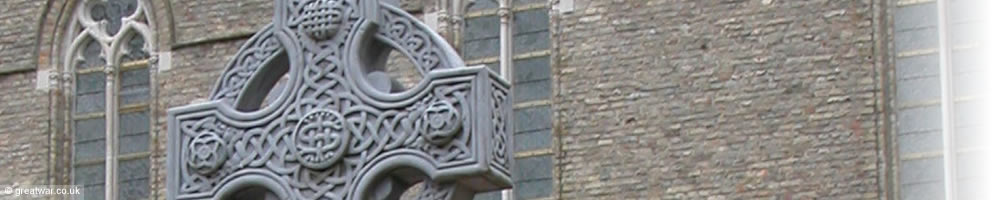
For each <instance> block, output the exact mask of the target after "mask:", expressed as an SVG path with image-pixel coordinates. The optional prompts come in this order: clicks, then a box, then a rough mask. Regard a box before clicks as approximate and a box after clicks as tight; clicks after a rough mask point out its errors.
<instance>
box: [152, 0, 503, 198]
mask: <svg viewBox="0 0 1000 200" xmlns="http://www.w3.org/2000/svg"><path fill="white" fill-rule="evenodd" d="M274 5H275V17H274V20H273V23H272V24H270V25H268V26H267V27H265V28H264V29H262V30H261V31H260V32H258V33H257V34H256V35H254V36H253V37H252V38H251V39H250V40H248V41H247V42H246V44H245V45H244V46H243V47H242V48H241V49H240V51H239V52H238V53H237V55H236V56H235V57H234V58H233V60H232V61H231V62H230V63H229V65H228V66H227V67H226V68H225V71H223V73H222V75H221V77H220V78H219V81H218V84H217V85H216V87H215V90H214V91H212V93H211V101H209V102H205V103H199V104H193V105H187V106H182V107H177V108H173V109H170V110H169V112H168V134H169V135H168V143H169V144H168V148H167V149H168V154H167V155H168V158H167V163H168V164H167V165H168V172H167V175H168V181H167V185H168V186H167V192H168V196H167V198H168V199H238V198H258V199H267V198H274V199H398V198H399V197H400V195H401V193H402V192H403V191H404V190H406V189H407V188H409V187H410V186H411V185H413V184H416V183H418V182H424V183H425V187H424V189H423V190H422V191H421V194H420V195H419V198H421V199H471V198H472V195H474V194H475V193H479V192H486V191H492V190H499V189H503V188H509V187H511V179H510V167H511V159H512V156H511V149H510V148H509V147H510V146H511V144H510V143H511V125H510V123H507V122H506V121H507V120H508V119H510V113H511V101H510V99H509V97H508V96H509V93H510V90H509V88H510V85H509V84H508V83H507V82H506V81H504V80H503V79H501V78H499V77H498V76H497V75H496V74H495V73H493V72H491V71H489V70H488V69H486V68H485V67H466V66H465V64H464V63H463V62H462V60H461V59H460V58H459V57H458V55H457V54H456V53H455V51H454V50H453V49H451V48H450V46H449V45H448V44H447V43H446V42H445V41H444V40H443V39H442V38H440V36H438V35H437V34H435V33H434V32H433V31H432V30H431V29H429V28H428V27H426V26H424V25H423V24H421V23H420V22H419V21H418V20H416V19H414V18H413V17H412V16H410V15H409V14H407V13H406V12H404V11H402V10H400V9H398V8H396V7H394V6H392V5H388V4H381V3H379V2H378V1H374V0H276V1H275V4H274ZM392 50H396V51H398V52H401V53H402V54H403V55H404V56H405V57H406V58H407V59H409V60H410V61H412V62H413V63H414V64H415V65H416V68H417V69H416V71H417V72H418V73H420V75H422V77H423V79H422V80H420V81H419V82H418V83H417V84H416V86H413V87H410V88H401V87H398V86H396V85H398V83H395V82H394V80H392V79H391V77H390V76H388V75H386V72H385V68H386V66H385V65H386V59H387V58H386V57H387V56H386V55H388V53H389V52H390V51H392ZM282 76H287V77H288V80H287V84H284V85H283V86H280V87H279V88H276V89H277V90H278V92H277V96H276V97H274V99H273V101H271V102H269V103H267V104H262V102H264V99H265V97H267V95H268V91H270V90H271V89H272V88H275V87H276V85H278V84H276V83H277V82H278V80H279V79H281V77H282Z"/></svg>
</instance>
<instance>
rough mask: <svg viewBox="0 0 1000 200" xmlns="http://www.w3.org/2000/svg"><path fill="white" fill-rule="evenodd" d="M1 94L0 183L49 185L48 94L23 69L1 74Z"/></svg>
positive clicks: (33, 75)
mask: <svg viewBox="0 0 1000 200" xmlns="http://www.w3.org/2000/svg"><path fill="white" fill-rule="evenodd" d="M0 94H3V95H0V185H14V184H18V185H44V184H48V182H47V180H46V179H47V175H48V174H47V172H48V163H49V155H48V154H49V144H50V143H49V134H48V129H49V124H48V119H49V109H48V107H49V103H48V102H49V98H48V93H47V92H40V91H36V90H35V73H34V72H21V73H14V74H4V75H0Z"/></svg>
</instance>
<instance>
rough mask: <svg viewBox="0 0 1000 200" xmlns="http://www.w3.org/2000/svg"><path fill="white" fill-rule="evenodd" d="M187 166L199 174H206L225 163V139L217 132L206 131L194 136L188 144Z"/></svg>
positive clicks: (226, 153)
mask: <svg viewBox="0 0 1000 200" xmlns="http://www.w3.org/2000/svg"><path fill="white" fill-rule="evenodd" d="M188 152H189V154H190V155H188V162H187V163H188V166H189V167H191V169H193V170H194V171H196V172H198V173H199V174H203V175H208V174H212V173H214V172H215V170H218V169H219V167H222V164H223V163H225V161H226V158H227V155H229V153H228V152H226V141H225V140H222V138H221V137H219V135H218V134H215V133H212V132H209V131H206V132H202V133H201V134H199V135H198V136H197V137H195V138H194V139H193V140H192V141H191V144H190V145H189V146H188Z"/></svg>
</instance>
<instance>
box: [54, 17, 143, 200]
mask: <svg viewBox="0 0 1000 200" xmlns="http://www.w3.org/2000/svg"><path fill="white" fill-rule="evenodd" d="M147 3H148V2H144V1H140V0H81V1H80V2H79V3H78V4H77V5H79V6H78V7H77V9H76V10H75V11H74V12H75V13H74V17H73V22H72V24H71V25H70V27H69V33H68V34H69V36H70V37H69V38H70V40H69V41H67V43H66V45H67V47H69V48H68V49H67V51H66V54H65V55H67V56H66V57H65V69H64V70H65V71H66V72H67V73H69V74H72V77H73V81H72V83H73V86H72V87H71V88H70V90H69V91H72V92H70V93H69V94H71V95H69V96H70V99H71V102H72V104H71V106H72V109H70V111H69V112H70V115H71V116H72V117H71V120H70V121H71V123H72V125H71V131H72V134H71V136H72V137H73V143H72V144H73V151H72V154H73V161H72V171H73V176H72V184H74V185H83V186H84V190H85V191H84V195H85V197H84V198H85V199H148V198H149V194H150V172H149V165H150V158H149V157H150V156H149V155H150V144H151V142H152V141H151V139H150V127H151V124H152V119H151V115H150V99H151V93H150V89H151V87H150V79H151V77H152V76H151V74H150V69H151V67H150V66H151V64H152V63H151V62H152V60H151V58H152V56H151V54H150V53H151V52H153V51H152V49H153V46H152V44H153V43H151V42H147V41H150V39H152V38H154V37H153V36H152V33H151V31H150V28H149V26H150V25H149V18H148V15H147V13H149V12H148V10H147V6H146V4H147ZM108 157H112V158H114V159H110V160H109V159H106V158H108ZM108 188H113V189H111V190H109V189H108Z"/></svg>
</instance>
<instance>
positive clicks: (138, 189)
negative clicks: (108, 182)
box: [118, 158, 150, 199]
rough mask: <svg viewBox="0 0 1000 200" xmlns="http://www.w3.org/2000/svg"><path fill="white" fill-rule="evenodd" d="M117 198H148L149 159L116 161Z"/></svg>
mask: <svg viewBox="0 0 1000 200" xmlns="http://www.w3.org/2000/svg"><path fill="white" fill-rule="evenodd" d="M118 187H119V189H118V198H120V199H146V198H149V187H150V185H149V159H148V158H141V159H136V160H121V161H119V162H118Z"/></svg>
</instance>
